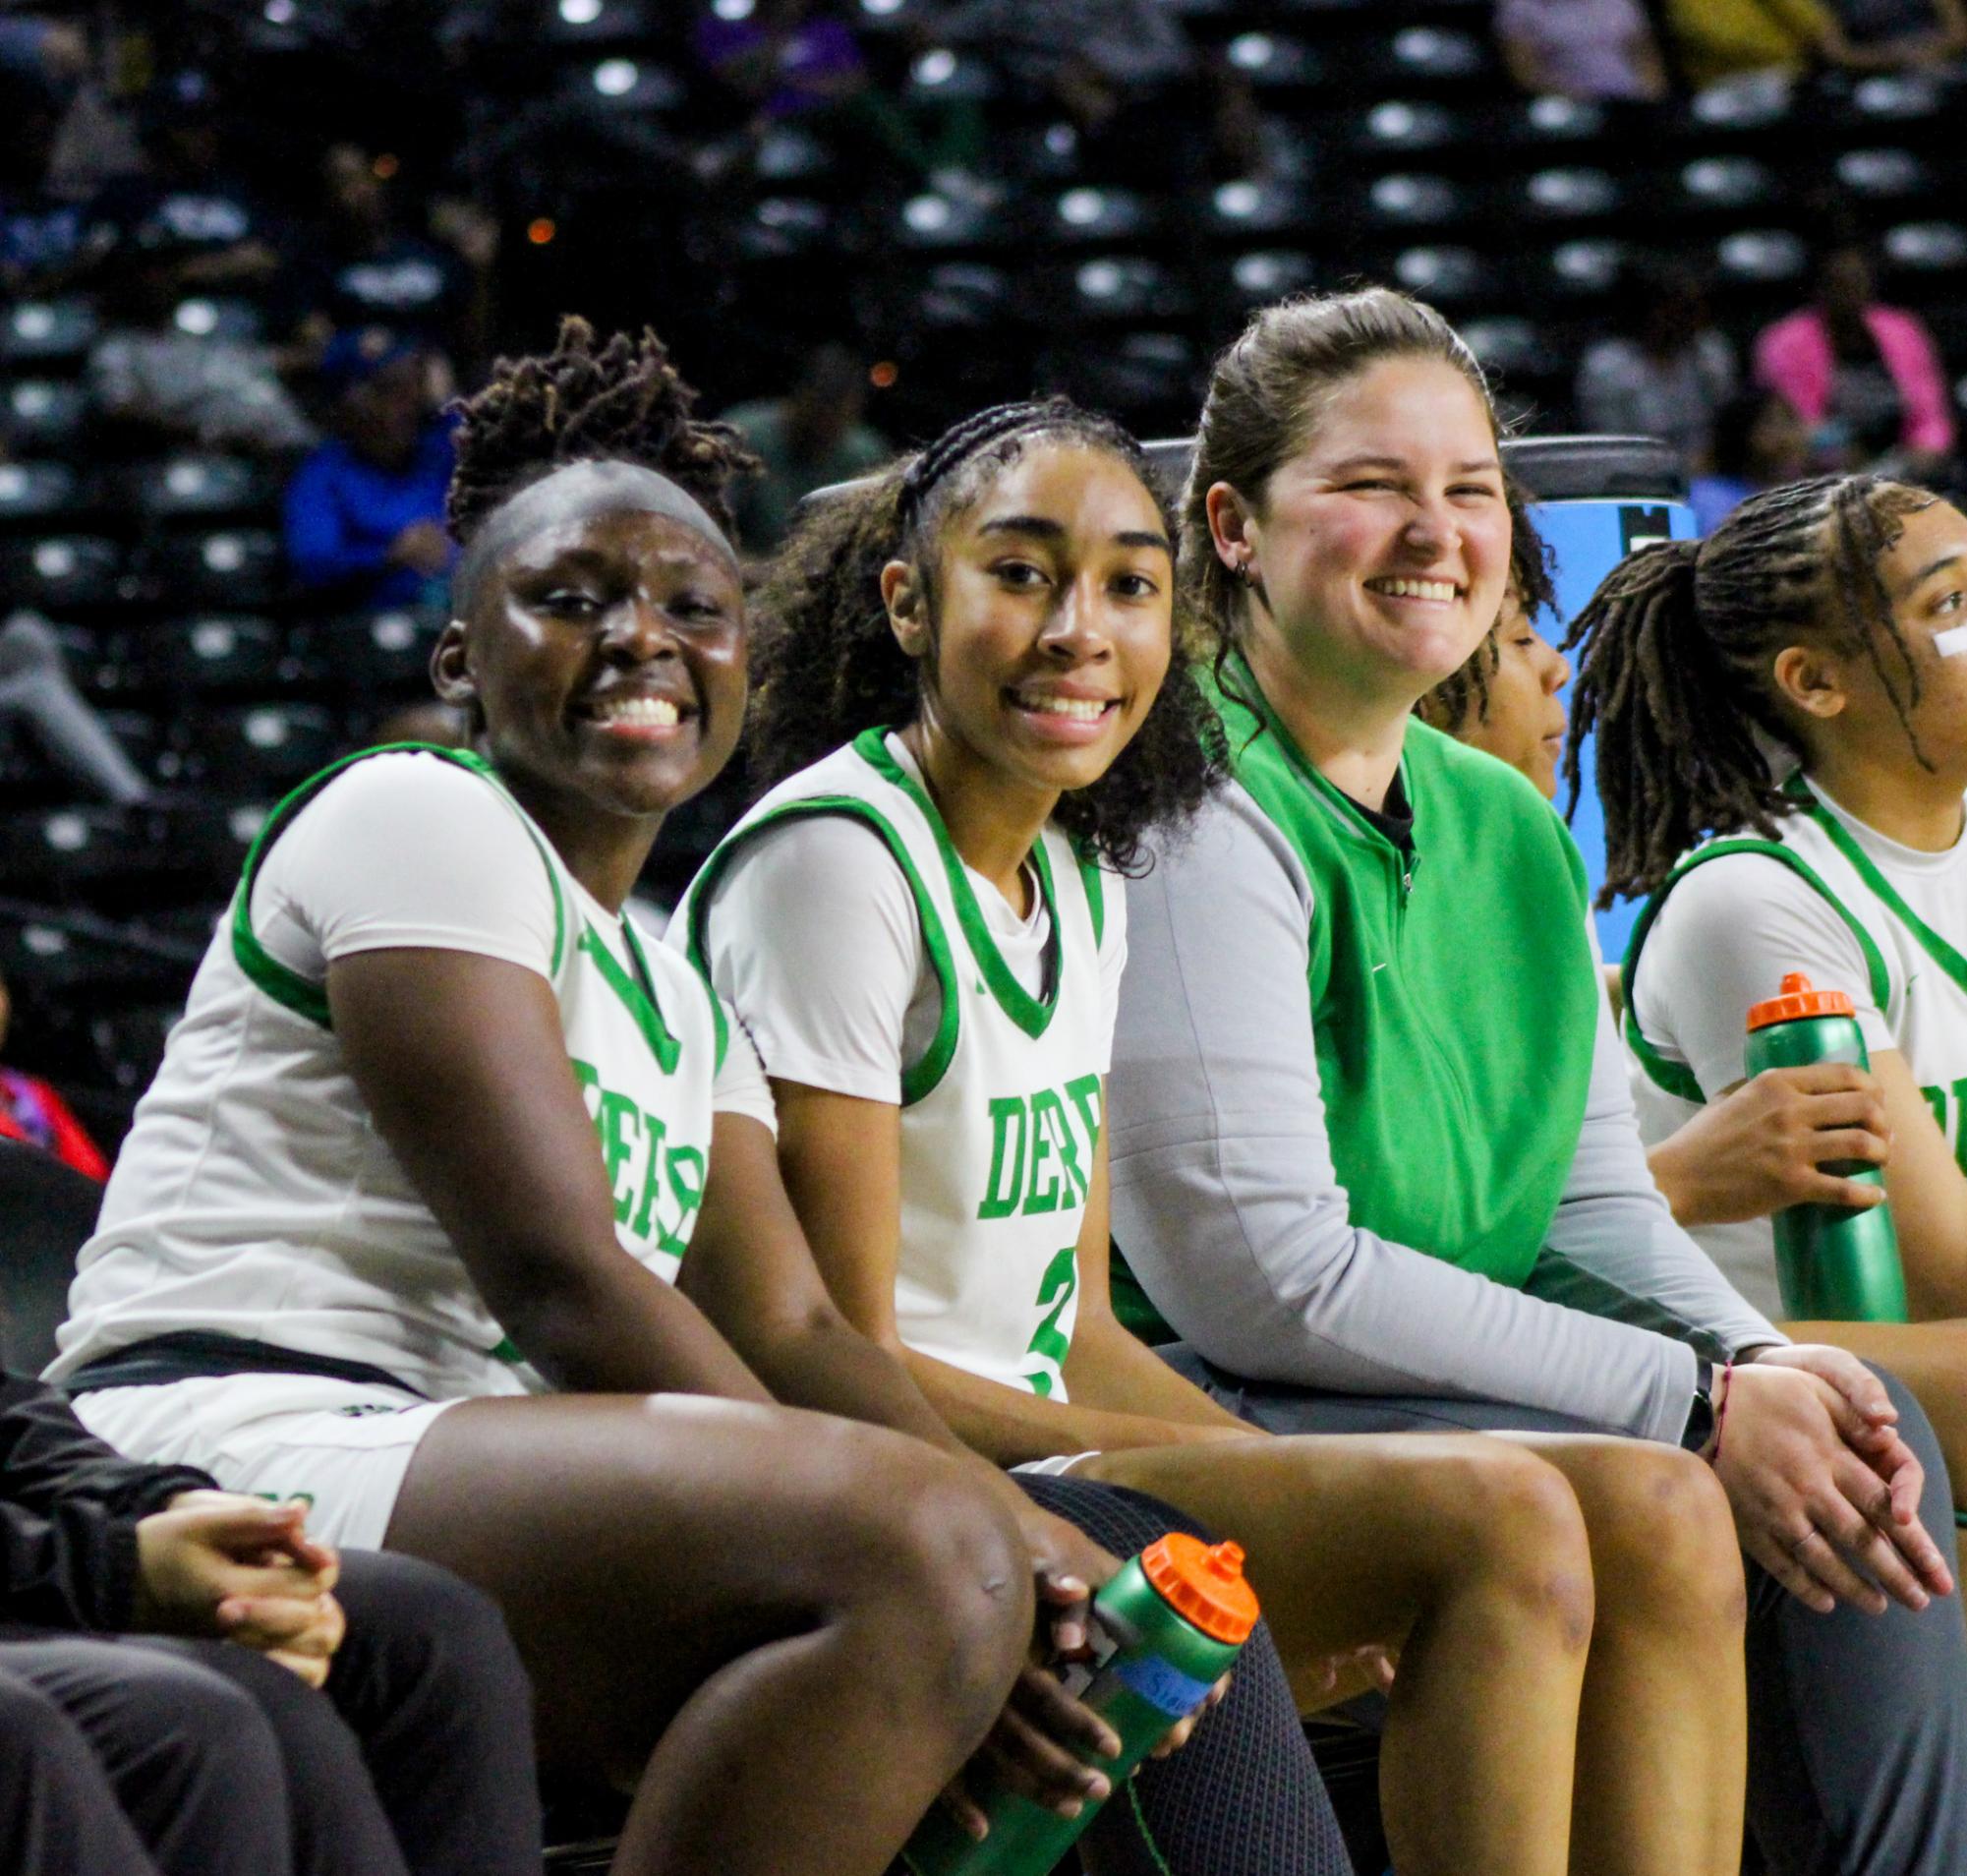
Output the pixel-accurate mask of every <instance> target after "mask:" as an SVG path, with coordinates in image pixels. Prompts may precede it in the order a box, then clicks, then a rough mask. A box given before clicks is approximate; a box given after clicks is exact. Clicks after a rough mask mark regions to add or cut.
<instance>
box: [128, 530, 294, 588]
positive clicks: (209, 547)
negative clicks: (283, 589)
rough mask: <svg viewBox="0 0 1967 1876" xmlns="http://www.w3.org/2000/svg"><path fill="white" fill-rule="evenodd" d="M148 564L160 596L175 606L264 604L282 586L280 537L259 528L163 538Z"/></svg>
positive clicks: (214, 531)
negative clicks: (160, 589)
mask: <svg viewBox="0 0 1967 1876" xmlns="http://www.w3.org/2000/svg"><path fill="white" fill-rule="evenodd" d="M153 562H154V567H153V570H154V573H155V576H156V578H157V579H158V580H159V581H160V582H161V585H162V594H163V597H164V598H165V599H166V600H167V601H173V602H178V603H183V602H187V601H189V602H190V603H192V604H194V605H206V606H263V605H265V604H266V602H267V601H268V600H270V599H272V598H273V596H274V595H275V594H276V593H277V592H278V591H279V588H280V585H281V578H282V562H281V557H280V542H279V538H278V536H276V535H274V534H272V533H270V532H269V531H268V530H266V529H264V528H219V529H215V530H213V531H212V532H210V533H201V534H172V535H167V536H165V537H164V538H163V539H162V540H160V541H159V542H157V543H156V545H155V547H154V549H153Z"/></svg>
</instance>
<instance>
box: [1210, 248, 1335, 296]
mask: <svg viewBox="0 0 1967 1876" xmlns="http://www.w3.org/2000/svg"><path fill="white" fill-rule="evenodd" d="M1317 280H1318V270H1317V268H1316V266H1315V265H1314V264H1312V261H1311V257H1310V256H1309V255H1308V254H1303V253H1300V252H1298V251H1297V250H1294V249H1290V248H1257V249H1252V250H1251V251H1250V252H1249V253H1247V254H1240V255H1238V256H1237V257H1236V259H1235V260H1234V261H1232V262H1231V263H1230V264H1229V267H1228V269H1227V274H1226V277H1225V279H1224V282H1223V293H1224V297H1225V298H1227V299H1229V300H1230V301H1231V302H1232V303H1233V304H1235V305H1237V306H1239V307H1242V308H1244V309H1246V310H1249V309H1254V308H1256V307H1259V306H1267V305H1269V303H1270V302H1271V301H1272V300H1277V299H1282V298H1283V297H1284V296H1285V295H1286V294H1288V293H1308V292H1310V291H1311V289H1312V288H1313V287H1314V286H1315V285H1316V284H1317Z"/></svg>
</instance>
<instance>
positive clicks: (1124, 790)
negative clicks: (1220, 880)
mask: <svg viewBox="0 0 1967 1876" xmlns="http://www.w3.org/2000/svg"><path fill="white" fill-rule="evenodd" d="M1040 443H1045V444H1059V445H1065V446H1068V447H1076V448H1089V449H1097V450H1101V451H1103V452H1104V453H1106V454H1107V455H1110V456H1113V457H1115V458H1117V459H1118V460H1119V461H1121V462H1123V463H1125V464H1126V465H1127V467H1128V469H1129V470H1130V471H1131V472H1132V473H1133V474H1134V475H1135V476H1136V477H1138V479H1139V481H1140V483H1141V486H1142V487H1143V488H1145V489H1146V490H1147V491H1148V493H1149V495H1150V496H1151V497H1152V498H1153V499H1154V504H1155V506H1156V508H1157V509H1158V510H1159V511H1160V514H1161V518H1162V524H1163V526H1165V527H1166V528H1168V530H1169V532H1170V538H1171V539H1172V538H1173V532H1174V526H1175V519H1174V513H1173V509H1172V506H1171V504H1170V501H1169V498H1168V494H1167V491H1166V490H1165V489H1164V488H1163V487H1162V485H1161V482H1160V480H1159V478H1158V477H1157V476H1156V474H1155V472H1154V468H1153V466H1152V464H1151V463H1150V462H1149V461H1148V459H1147V457H1146V455H1145V454H1144V453H1143V452H1142V450H1141V447H1140V445H1139V443H1138V442H1136V441H1135V440H1134V439H1133V438H1132V437H1130V436H1129V435H1128V433H1127V432H1126V431H1125V430H1123V429H1122V428H1121V427H1120V426H1119V425H1118V424H1116V423H1114V422H1112V421H1111V420H1110V419H1108V418H1105V417H1101V416H1097V415H1095V414H1094V413H1092V412H1090V411H1084V410H1080V409H1079V408H1077V407H1076V406H1075V405H1073V404H1071V403H1070V402H1069V401H1068V400H1066V399H1065V398H1051V399H1048V400H1045V401H1043V402H1040V403H1031V404H1021V405H1008V406H999V407H998V408H996V409H994V410H989V411H984V412H981V413H979V415H977V416H976V417H973V418H970V419H968V420H966V421H965V422H964V423H962V424H958V425H956V426H955V428H954V429H952V430H950V431H947V432H945V433H944V435H943V436H941V437H939V438H938V439H937V440H935V441H934V442H933V443H931V444H930V445H929V446H928V447H927V448H926V449H924V450H922V451H921V452H920V453H919V454H917V455H915V456H912V457H907V458H904V459H903V460H901V461H899V462H897V463H893V464H891V465H890V466H889V467H888V468H887V469H886V470H884V471H883V472H882V473H880V474H879V475H877V476H873V477H870V478H868V479H866V480H864V481H862V482H859V483H856V484H854V485H852V486H851V487H849V488H847V489H845V490H843V491H841V492H840V493H839V494H838V495H836V496H834V497H832V498H830V499H828V500H826V501H823V502H820V503H818V504H816V505H815V506H814V507H812V509H811V510H810V511H809V512H808V513H807V515H806V516H805V517H804V518H803V520H802V521H801V523H800V524H799V525H798V526H797V527H796V528H795V529H794V530H793V532H792V534H791V536H790V538H789V539H788V540H787V541H786V542H785V544H784V546H783V547H782V548H781V550H780V552H779V554H778V557H776V558H775V559H774V560H773V562H772V564H771V566H770V567H769V568H768V570H767V572H766V576H765V579H764V581H763V583H762V585H761V586H760V587H759V589H758V592H757V593H756V595H755V596H754V609H753V616H754V619H755V633H754V637H753V646H752V663H751V670H752V679H753V683H754V685H755V689H754V693H753V697H752V707H751V718H750V722H749V725H748V728H747V733H746V746H747V755H748V759H749V765H750V773H751V775H752V777H753V778H754V779H755V780H756V782H757V783H758V786H759V791H760V792H763V791H764V790H766V789H769V788H770V787H772V786H773V784H774V783H776V782H779V781H781V780H782V779H783V778H784V777H785V776H787V775H790V774H792V773H793V772H794V771H795V770H798V769H803V768H805V767H807V766H808V765H809V764H811V763H813V762H817V761H818V760H819V759H820V758H821V757H822V756H824V755H826V754H828V753H829V752H830V751H831V750H833V749H835V748H838V747H839V744H841V743H842V742H845V741H847V740H849V739H850V738H851V737H853V736H854V735H856V734H857V733H859V732H861V731H863V730H865V729H868V728H869V727H871V726H872V725H875V724H895V725H904V724H907V723H910V722H912V721H914V719H915V717H916V716H917V714H918V712H919V710H920V707H921V701H922V696H923V691H924V687H925V686H926V685H933V683H934V682H935V669H934V660H935V646H936V642H937V640H936V633H937V625H938V606H939V598H938V592H939V578H938V573H939V549H940V544H941V541H942V538H943V531H944V529H945V528H946V527H947V526H948V524H949V523H950V521H951V520H952V519H953V518H954V517H955V516H956V515H958V514H960V513H962V512H963V511H965V510H966V509H968V508H969V507H971V506H972V505H973V504H974V503H975V502H976V501H977V499H978V498H980V497H981V496H982V495H983V493H984V492H985V490H987V489H988V488H989V487H990V486H991V484H992V483H994V482H995V481H996V480H997V478H998V477H999V476H1001V475H1002V474H1003V473H1004V472H1005V471H1006V470H1007V469H1008V468H1009V467H1010V466H1011V465H1012V463H1013V462H1015V461H1017V460H1018V458H1019V457H1021V456H1022V455H1023V454H1024V453H1025V451H1026V450H1028V449H1030V448H1032V447H1034V446H1036V445H1038V444H1040ZM896 559H901V560H907V561H909V562H910V563H911V564H912V565H913V566H914V568H915V570H916V575H917V579H918V582H919V584H920V587H921V591H922V595H923V601H924V607H925V611H926V614H927V618H928V622H929V628H930V646H931V651H930V656H929V657H928V658H926V659H919V660H918V659H914V658H911V657H909V656H908V654H907V653H905V652H904V651H903V650H902V649H901V647H900V646H899V645H898V644H897V642H896V638H895V634H894V632H893V631H892V630H891V629H890V626H889V621H888V612H887V608H886V607H885V606H884V605H883V603H882V598H881V570H882V568H883V567H884V566H886V565H887V564H888V562H889V561H890V560H896ZM1172 603H1173V605H1174V608H1175V619H1174V635H1175V644H1174V656H1173V659H1172V660H1171V662H1170V665H1169V669H1168V676H1167V678H1166V680H1165V681H1164V682H1163V684H1162V686H1161V690H1160V693H1159V695H1158V696H1156V698H1155V700H1154V702H1153V704H1152V706H1151V707H1150V708H1149V710H1148V712H1147V715H1146V717H1145V719H1144V720H1143V721H1142V723H1141V726H1140V728H1139V730H1138V731H1137V732H1136V733H1134V736H1133V738H1132V740H1131V741H1129V742H1128V745H1127V747H1126V748H1125V749H1124V750H1123V751H1122V752H1121V754H1120V756H1119V758H1118V759H1117V760H1116V761H1115V763H1114V765H1113V767H1112V768H1110V769H1109V770H1108V771H1107V773H1106V774H1105V775H1103V776H1102V777H1101V778H1100V779H1099V780H1098V781H1097V782H1095V783H1093V784H1092V785H1091V786H1090V787H1088V788H1084V789H1077V790H1073V791H1069V792H1068V793H1066V794H1064V795H1062V796H1061V797H1060V801H1059V805H1058V807H1057V809H1056V810H1055V811H1054V815H1053V818H1054V819H1055V820H1056V821H1057V822H1058V823H1059V825H1060V826H1061V827H1063V828H1064V829H1065V830H1066V832H1067V833H1068V834H1070V835H1071V836H1072V837H1073V839H1074V840H1076V841H1077V842H1079V843H1080V845H1081V846H1082V847H1084V848H1086V849H1088V850H1091V851H1094V852H1097V853H1098V854H1099V855H1100V857H1101V858H1102V859H1103V860H1104V861H1105V862H1106V863H1107V864H1108V865H1109V866H1112V867H1113V868H1115V869H1116V870H1117V871H1120V872H1123V873H1126V872H1130V871H1138V870H1140V869H1141V867H1142V865H1143V864H1144V856H1143V845H1142V843H1143V839H1144V837H1145V836H1146V835H1147V834H1148V833H1149V832H1151V831H1152V830H1153V829H1155V828H1157V827H1161V826H1164V825H1167V824H1170V823H1173V822H1176V821H1179V820H1181V819H1182V818H1184V817H1185V816H1186V815H1187V814H1189V813H1191V812H1192V811H1193V810H1194V809H1195V808H1196V807H1198V806H1199V805H1200V804H1201V801H1202V798H1203V796H1204V795H1205V794H1206V793H1207V792H1208V790H1209V789H1210V787H1211V786H1212V785H1213V783H1214V782H1215V780H1216V779H1217V777H1218V776H1219V775H1220V773H1221V771H1222V767H1223V761H1224V745H1223V736H1222V730H1221V727H1220V726H1219V725H1218V723H1217V721H1216V717H1215V713H1214V711H1213V710H1211V709H1210V707H1209V705H1208V704H1207V702H1206V701H1205V700H1204V698H1203V695H1202V691H1201V687H1200V685H1199V683H1198V682H1197V680H1196V675H1195V670H1194V659H1195V655H1196V653H1197V650H1198V640H1197V635H1196V633H1195V631H1194V628H1193V625H1192V621H1191V620H1190V617H1189V615H1188V613H1187V610H1186V606H1185V605H1184V604H1183V602H1182V600H1181V598H1180V596H1179V594H1178V595H1175V596H1174V597H1173V600H1172Z"/></svg>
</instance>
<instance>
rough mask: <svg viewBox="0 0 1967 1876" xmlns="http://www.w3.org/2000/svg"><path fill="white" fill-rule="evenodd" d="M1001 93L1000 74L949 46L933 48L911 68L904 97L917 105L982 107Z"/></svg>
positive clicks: (977, 59)
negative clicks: (999, 87) (940, 103)
mask: <svg viewBox="0 0 1967 1876" xmlns="http://www.w3.org/2000/svg"><path fill="white" fill-rule="evenodd" d="M997 92H998V81H997V74H996V73H995V72H993V71H992V70H991V68H990V67H989V66H988V65H987V64H986V63H985V62H984V61H983V60H982V59H980V58H977V57H975V56H973V55H972V54H970V53H967V52H958V51H956V50H955V49H954V48H953V47H950V46H947V45H933V46H930V47H928V48H927V49H926V50H925V51H923V52H921V53H919V54H918V55H917V56H916V59H915V62H914V63H913V64H912V65H910V66H909V68H908V82H907V84H906V85H905V86H904V87H903V88H902V96H903V97H904V98H911V99H914V100H915V101H917V102H930V101H936V102H945V101H947V102H954V101H956V100H958V99H960V100H962V101H963V102H966V103H972V104H980V103H982V102H983V101H984V100H985V99H986V98H991V97H995V96H996V95H997Z"/></svg>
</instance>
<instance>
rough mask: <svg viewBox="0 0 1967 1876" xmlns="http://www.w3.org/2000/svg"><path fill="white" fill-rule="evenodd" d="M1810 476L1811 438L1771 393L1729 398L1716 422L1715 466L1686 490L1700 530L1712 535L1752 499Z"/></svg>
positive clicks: (1749, 392)
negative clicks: (1780, 485)
mask: <svg viewBox="0 0 1967 1876" xmlns="http://www.w3.org/2000/svg"><path fill="white" fill-rule="evenodd" d="M1809 473H1810V433H1809V432H1808V431H1807V430H1805V429H1804V427H1803V422H1802V419H1801V418H1799V417H1798V416H1797V414H1796V412H1795V411H1794V410H1793V409H1792V408H1791V407H1790V402H1789V399H1788V398H1786V397H1783V396H1780V395H1778V394H1777V393H1776V392H1775V391H1772V390H1762V389H1750V390H1745V391H1743V392H1741V393H1740V394H1739V395H1738V396H1736V397H1733V398H1731V399H1730V400H1729V401H1728V403H1727V404H1726V405H1724V406H1723V408H1722V409H1721V411H1720V412H1719V414H1718V415H1717V416H1716V417H1715V419H1714V465H1713V467H1712V469H1710V470H1709V471H1708V472H1707V474H1705V475H1697V476H1696V477H1694V479H1693V481H1692V482H1691V483H1690V484H1689V485H1688V490H1687V500H1688V505H1689V506H1690V507H1692V508H1693V510H1694V521H1695V526H1696V528H1697V530H1698V531H1699V532H1700V534H1701V535H1702V536H1703V537H1704V538H1705V537H1706V536H1707V535H1709V534H1712V533H1713V532H1714V530H1715V529H1716V528H1718V527H1719V526H1720V525H1721V523H1722V522H1723V521H1725V520H1726V519H1727V518H1728V516H1729V515H1731V514H1732V513H1734V511H1735V510H1736V509H1737V508H1738V507H1740V506H1741V504H1742V503H1743V502H1744V501H1746V500H1747V499H1748V498H1750V497H1751V496H1752V495H1760V494H1761V493H1762V491H1763V490H1765V489H1773V488H1775V487H1777V486H1778V485H1779V484H1781V483H1785V482H1795V481H1797V480H1798V479H1799V478H1801V477H1803V476H1806V475H1808V474H1809Z"/></svg>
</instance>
